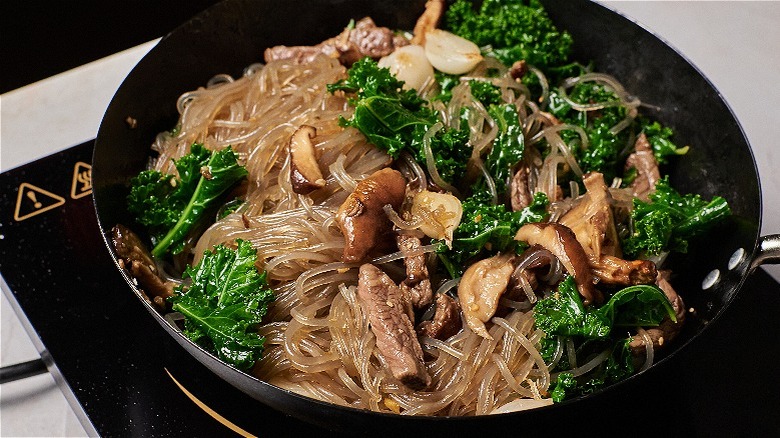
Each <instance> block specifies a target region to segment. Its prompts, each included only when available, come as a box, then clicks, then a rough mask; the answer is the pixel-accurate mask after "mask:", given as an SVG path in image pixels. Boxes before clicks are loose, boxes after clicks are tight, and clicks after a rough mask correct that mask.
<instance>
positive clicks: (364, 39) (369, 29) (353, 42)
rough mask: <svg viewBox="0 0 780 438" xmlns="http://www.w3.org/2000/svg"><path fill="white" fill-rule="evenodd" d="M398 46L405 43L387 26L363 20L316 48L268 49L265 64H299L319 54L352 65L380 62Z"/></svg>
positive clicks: (369, 19) (366, 19) (287, 47)
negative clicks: (287, 61)
mask: <svg viewBox="0 0 780 438" xmlns="http://www.w3.org/2000/svg"><path fill="white" fill-rule="evenodd" d="M396 44H403V43H402V41H401V40H399V39H398V38H396V37H395V36H394V35H393V31H391V30H390V29H388V28H386V27H378V26H377V25H376V24H374V21H373V20H372V19H371V18H369V17H366V18H363V19H362V20H360V21H358V22H357V23H356V24H355V27H354V28H352V29H344V31H343V32H342V33H341V34H339V35H338V36H336V37H333V38H329V39H327V40H325V41H323V42H321V43H320V44H317V45H316V46H292V47H290V46H275V47H270V48H268V49H266V50H265V53H264V58H265V62H271V61H275V60H280V59H290V60H293V61H295V62H297V63H306V62H310V61H311V60H312V59H314V57H316V56H317V55H319V54H324V55H326V56H330V57H332V58H338V59H339V61H340V62H341V63H342V64H344V65H346V66H350V65H352V64H353V63H355V62H357V61H358V60H360V59H361V58H363V57H365V56H370V57H371V58H374V59H379V58H381V57H383V56H387V55H389V54H391V53H393V50H395V47H396Z"/></svg>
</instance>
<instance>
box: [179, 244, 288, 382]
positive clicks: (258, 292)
mask: <svg viewBox="0 0 780 438" xmlns="http://www.w3.org/2000/svg"><path fill="white" fill-rule="evenodd" d="M236 244H237V246H238V247H237V248H236V249H235V250H232V249H230V248H228V247H225V246H223V245H218V246H216V247H215V248H214V251H213V252H210V251H206V252H205V253H204V254H203V259H202V260H201V262H200V263H199V264H198V265H197V266H195V267H187V270H186V271H185V273H184V278H192V285H191V286H190V287H189V288H186V287H180V288H179V289H177V291H176V292H177V293H176V294H175V295H174V296H173V297H171V298H170V301H171V302H172V303H173V310H175V311H177V312H181V313H182V314H183V315H184V316H185V318H186V319H185V330H184V334H185V335H187V337H189V338H190V339H192V340H193V341H195V342H197V343H198V344H200V345H203V346H204V347H206V348H208V349H211V350H212V351H213V352H215V353H216V355H217V357H219V358H220V359H222V360H224V361H225V362H227V363H229V364H231V365H233V366H235V367H236V368H239V369H247V368H249V367H251V366H252V365H253V364H254V363H255V362H256V361H257V360H258V359H259V358H260V355H261V354H262V352H263V344H264V342H265V339H264V338H263V337H262V336H260V335H259V334H258V333H257V331H256V325H257V324H260V322H262V319H263V316H264V315H265V314H266V312H267V310H268V304H269V303H270V302H271V301H273V298H274V294H273V291H272V290H271V289H270V288H269V287H268V284H267V283H266V279H265V276H266V274H265V272H264V273H263V274H260V273H258V272H257V268H256V267H255V261H256V259H257V255H256V251H255V250H254V249H253V248H252V245H251V243H249V242H248V241H245V240H240V239H239V240H237V241H236Z"/></svg>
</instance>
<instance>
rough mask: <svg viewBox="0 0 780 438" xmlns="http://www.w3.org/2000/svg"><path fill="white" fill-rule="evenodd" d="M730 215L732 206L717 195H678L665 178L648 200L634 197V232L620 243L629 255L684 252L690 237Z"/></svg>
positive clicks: (632, 216) (632, 214)
mask: <svg viewBox="0 0 780 438" xmlns="http://www.w3.org/2000/svg"><path fill="white" fill-rule="evenodd" d="M729 215H731V209H730V208H729V205H728V203H727V202H726V200H725V199H723V198H721V197H720V196H715V197H714V198H712V200H711V201H706V200H704V199H702V198H701V196H699V195H696V194H688V195H680V193H678V192H677V191H676V190H674V189H673V188H672V187H671V185H670V184H669V178H668V177H665V178H663V179H661V180H660V181H658V183H657V184H656V187H655V192H653V193H651V194H650V202H644V201H641V200H639V199H634V209H633V210H632V212H631V219H632V220H633V224H634V232H633V233H632V234H631V235H630V236H629V237H628V238H627V239H626V240H625V241H624V242H623V250H624V252H625V253H626V254H628V255H631V256H637V255H639V254H648V255H655V254H660V253H661V252H664V251H678V252H686V251H687V250H688V241H689V240H690V239H691V238H693V237H695V236H697V235H699V234H701V233H703V232H704V231H706V230H708V229H709V228H711V227H712V226H713V225H714V224H716V223H718V222H720V221H722V220H724V219H725V218H726V217H728V216H729Z"/></svg>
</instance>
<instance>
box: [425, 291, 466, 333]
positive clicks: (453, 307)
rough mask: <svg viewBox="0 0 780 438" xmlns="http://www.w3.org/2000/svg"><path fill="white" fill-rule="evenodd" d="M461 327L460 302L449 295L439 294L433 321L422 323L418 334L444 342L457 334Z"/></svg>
mask: <svg viewBox="0 0 780 438" xmlns="http://www.w3.org/2000/svg"><path fill="white" fill-rule="evenodd" d="M461 327H462V322H461V319H460V306H459V305H458V302H457V301H455V299H454V298H452V297H450V296H449V295H447V294H437V295H436V310H435V311H434V313H433V319H431V320H430V321H423V322H421V323H420V325H419V326H418V327H417V332H418V333H419V334H421V335H423V336H428V337H429V338H435V339H441V340H444V339H447V338H449V337H451V336H454V335H455V334H457V333H458V332H459V331H460V329H461Z"/></svg>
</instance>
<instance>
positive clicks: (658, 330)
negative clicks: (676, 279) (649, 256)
mask: <svg viewBox="0 0 780 438" xmlns="http://www.w3.org/2000/svg"><path fill="white" fill-rule="evenodd" d="M670 274H671V271H668V270H663V271H658V277H657V278H656V285H657V286H658V287H659V288H661V290H662V291H664V295H666V298H668V299H669V302H671V303H672V308H673V309H674V313H675V316H676V317H677V322H674V321H672V320H671V319H669V318H664V320H663V321H661V324H659V325H658V327H652V328H649V329H647V334H648V335H649V336H650V339H652V341H653V349H658V348H659V347H662V346H663V345H664V344H665V343H668V342H671V341H673V340H674V338H676V337H677V334H678V333H680V329H681V328H682V325H683V323H684V322H685V303H683V300H682V298H681V297H680V295H678V294H677V292H676V291H675V290H674V288H672V285H671V284H670V283H669V275H670ZM628 346H629V348H631V354H633V355H634V356H637V357H641V356H644V355H645V344H644V342H643V341H642V337H641V336H639V335H636V336H634V337H633V339H632V340H631V343H629V345H628Z"/></svg>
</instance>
